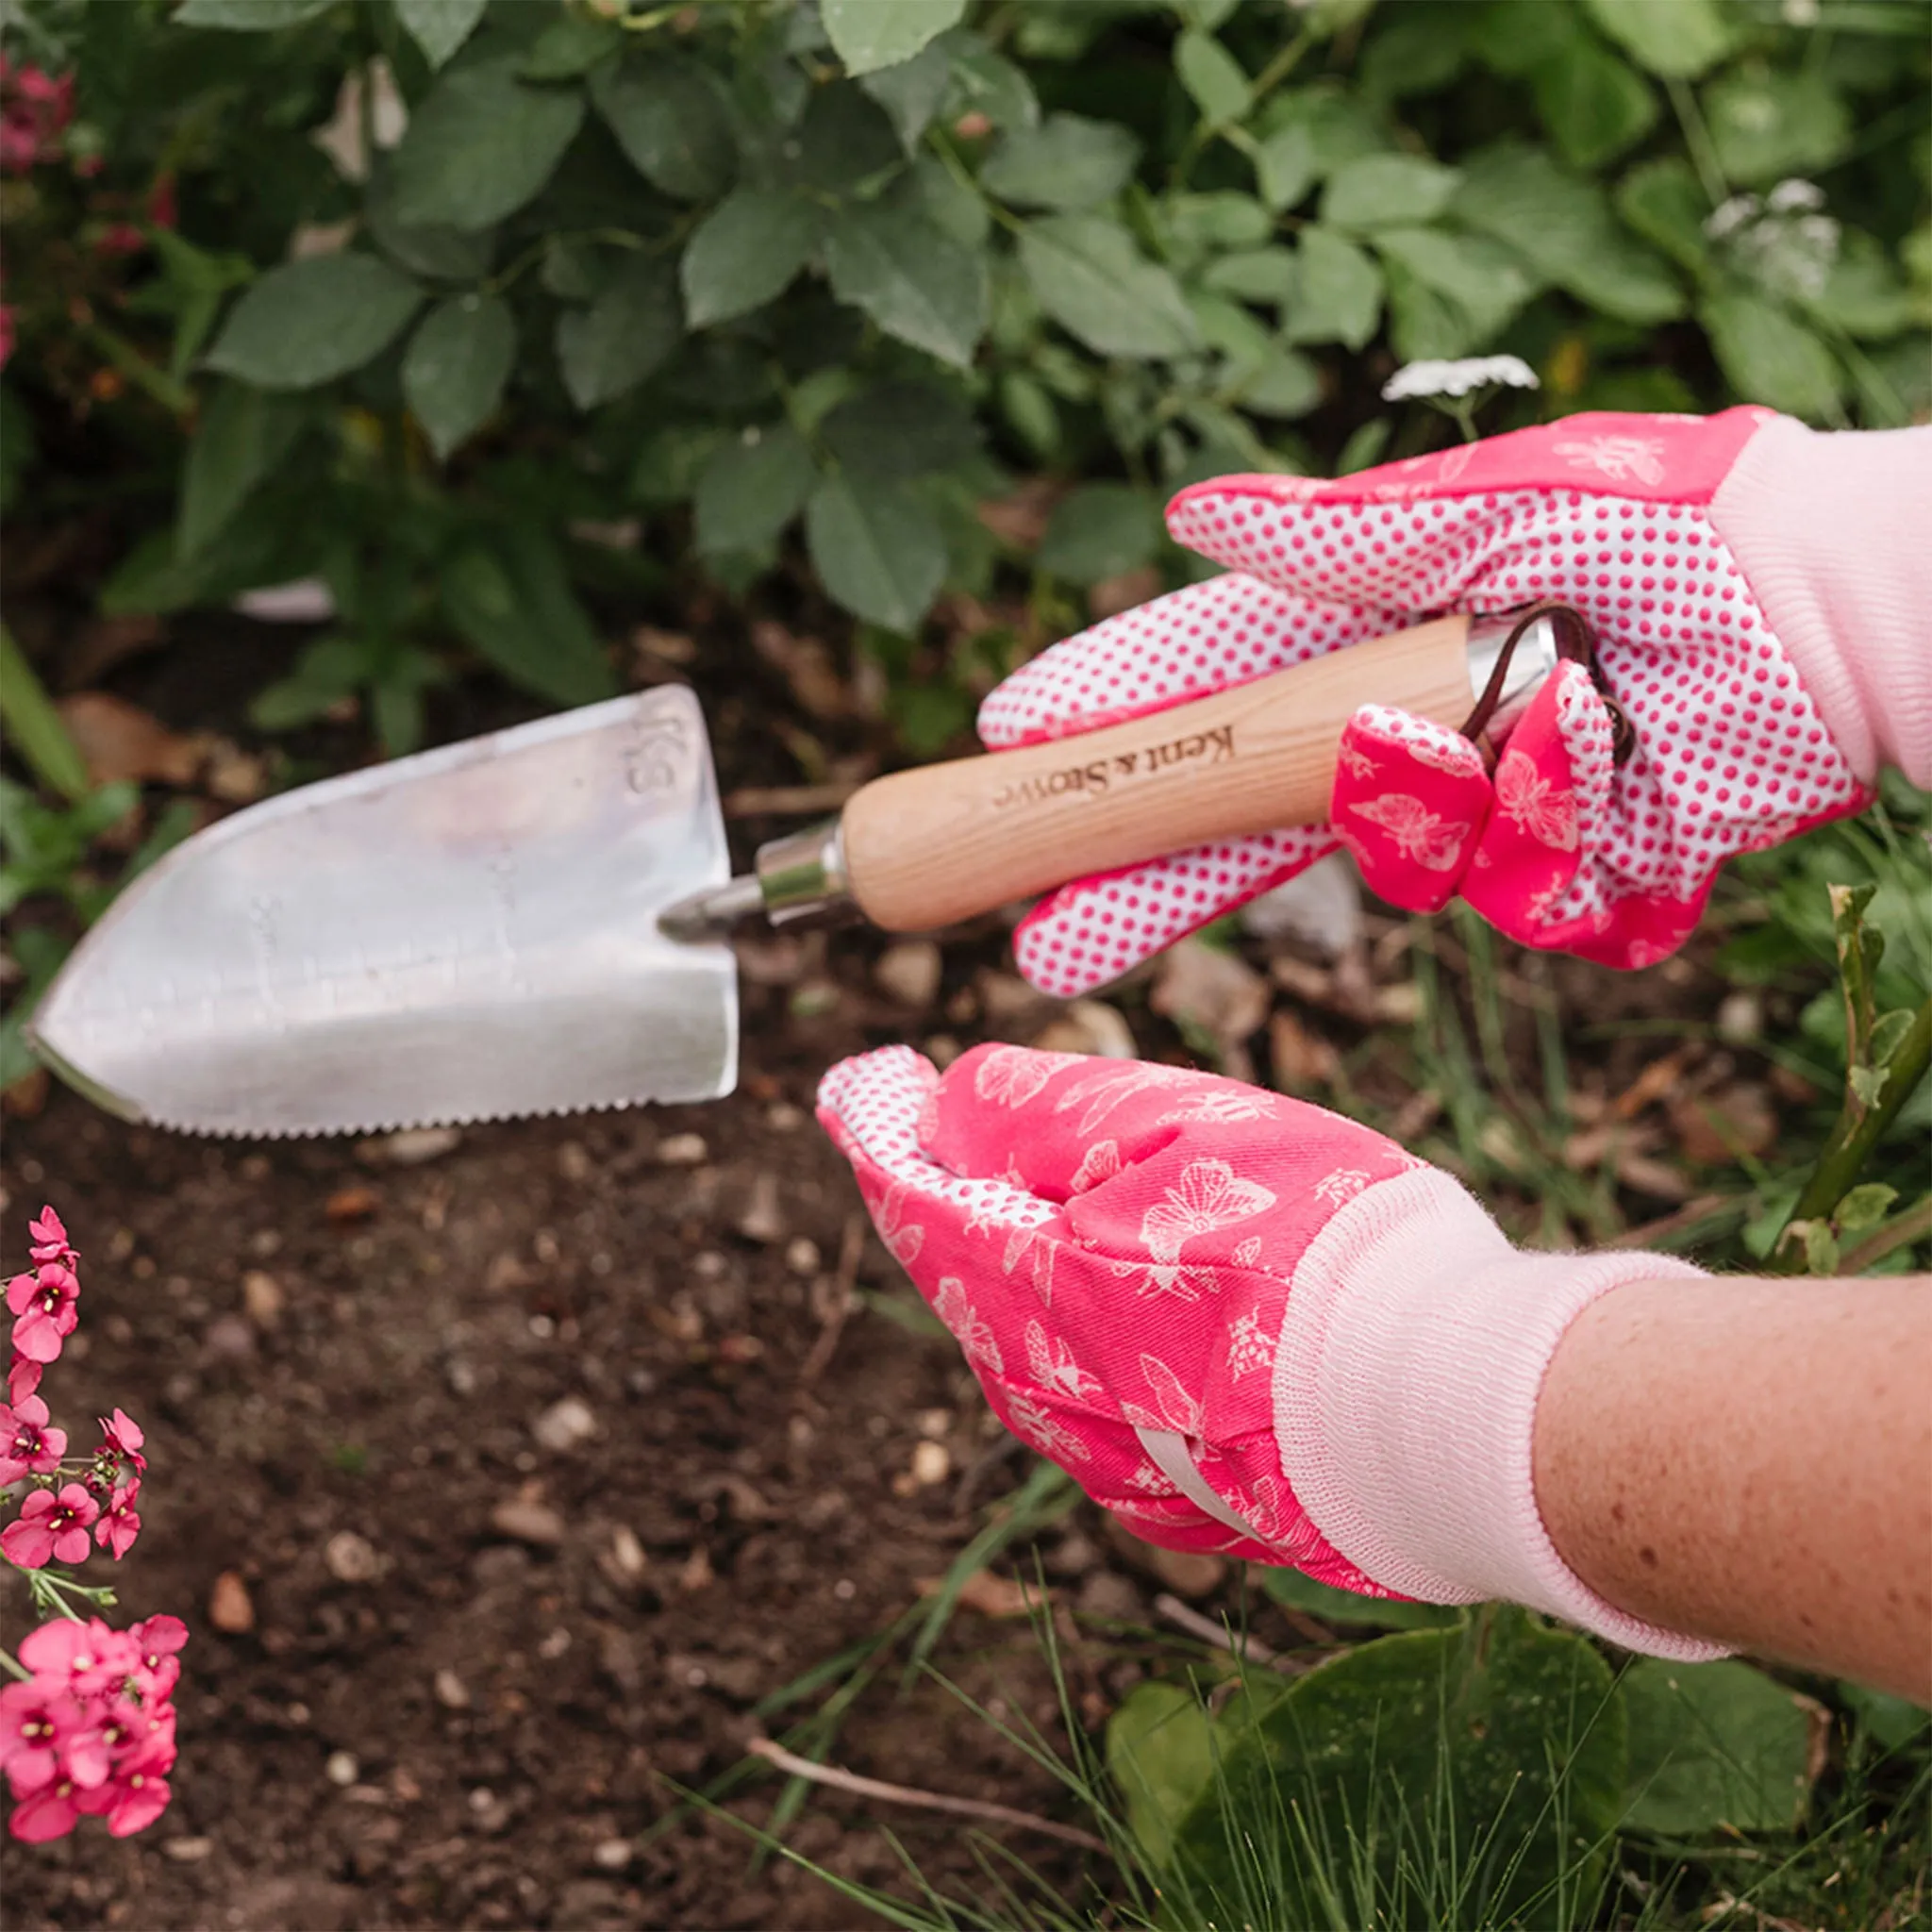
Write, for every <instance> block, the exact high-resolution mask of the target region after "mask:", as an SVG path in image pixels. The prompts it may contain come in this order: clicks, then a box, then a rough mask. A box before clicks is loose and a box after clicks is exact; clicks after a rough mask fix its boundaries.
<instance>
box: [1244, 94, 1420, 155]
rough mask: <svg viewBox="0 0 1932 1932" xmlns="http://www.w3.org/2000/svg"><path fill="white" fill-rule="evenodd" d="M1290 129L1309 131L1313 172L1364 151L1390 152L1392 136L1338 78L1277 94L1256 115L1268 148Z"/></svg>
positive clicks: (1375, 152)
mask: <svg viewBox="0 0 1932 1932" xmlns="http://www.w3.org/2000/svg"><path fill="white" fill-rule="evenodd" d="M1291 127H1299V128H1302V129H1303V130H1304V131H1305V132H1306V133H1307V137H1308V141H1309V143H1310V145H1311V146H1312V147H1313V149H1314V154H1315V173H1316V174H1317V175H1321V176H1326V175H1332V174H1333V173H1334V172H1335V171H1336V169H1337V168H1340V167H1343V166H1345V165H1346V164H1347V163H1348V162H1350V161H1356V160H1359V159H1361V158H1362V157H1363V156H1364V155H1374V154H1386V153H1387V152H1388V151H1389V146H1390V142H1389V137H1388V135H1387V134H1386V133H1385V132H1384V131H1383V129H1382V126H1381V124H1380V123H1379V122H1378V121H1377V119H1376V118H1375V116H1374V113H1373V112H1371V111H1370V109H1369V108H1366V107H1365V106H1363V104H1362V102H1361V101H1360V100H1359V99H1358V98H1357V95H1356V94H1355V93H1354V92H1349V91H1346V90H1343V89H1341V87H1340V86H1339V84H1337V83H1335V82H1321V83H1318V84H1317V85H1316V86H1313V87H1306V88H1293V89H1290V90H1288V91H1287V92H1282V93H1279V94H1277V95H1276V96H1275V97H1274V100H1273V101H1271V102H1270V103H1269V104H1268V106H1267V107H1266V108H1263V109H1262V110H1261V112H1260V114H1259V115H1258V116H1257V123H1256V129H1255V131H1256V133H1257V135H1258V136H1259V137H1260V139H1261V142H1262V143H1263V145H1264V146H1265V145H1266V144H1267V143H1268V142H1271V141H1273V140H1274V137H1275V136H1276V135H1277V134H1282V133H1285V132H1286V131H1287V130H1288V129H1289V128H1291Z"/></svg>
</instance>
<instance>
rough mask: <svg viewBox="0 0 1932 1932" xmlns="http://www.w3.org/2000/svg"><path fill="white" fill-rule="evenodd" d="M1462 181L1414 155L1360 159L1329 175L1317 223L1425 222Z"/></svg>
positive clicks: (1356, 225)
mask: <svg viewBox="0 0 1932 1932" xmlns="http://www.w3.org/2000/svg"><path fill="white" fill-rule="evenodd" d="M1461 178H1462V177H1461V176H1460V175H1457V172H1456V170H1455V169H1454V168H1445V167H1442V166H1441V164H1440V163H1438V162H1436V161H1425V160H1424V159H1423V158H1421V156H1419V155H1364V156H1363V157H1362V158H1361V159H1359V160H1356V161H1349V162H1346V163H1345V164H1344V165H1343V166H1341V167H1340V168H1338V169H1336V171H1335V173H1334V174H1332V175H1330V176H1329V177H1328V186H1327V189H1326V190H1325V192H1324V193H1323V196H1322V220H1323V221H1324V223H1326V224H1327V225H1330V226H1333V227H1339V228H1374V227H1382V226H1386V225H1389V224H1391V223H1394V222H1426V221H1429V220H1431V219H1433V218H1434V217H1435V216H1436V215H1439V214H1441V211H1442V210H1443V208H1446V207H1447V206H1448V203H1449V197H1450V196H1451V195H1452V194H1453V193H1455V192H1456V184H1457V182H1458V181H1459V180H1460V179H1461Z"/></svg>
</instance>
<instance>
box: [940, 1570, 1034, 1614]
mask: <svg viewBox="0 0 1932 1932" xmlns="http://www.w3.org/2000/svg"><path fill="white" fill-rule="evenodd" d="M944 1587H945V1578H944V1577H943V1576H922V1577H921V1578H920V1579H919V1581H918V1585H917V1588H918V1591H919V1593H920V1595H921V1596H937V1595H938V1594H939V1593H940V1591H941V1590H942V1589H943V1588H944ZM1051 1599H1052V1592H1051V1591H1048V1592H1047V1601H1051ZM1040 1601H1041V1596H1040V1592H1039V1591H1038V1590H1037V1589H1035V1588H1034V1587H1033V1586H1032V1585H1031V1584H1028V1583H1026V1582H1024V1581H1023V1580H1022V1579H1021V1578H1019V1577H1015V1576H997V1575H995V1574H993V1573H992V1572H991V1570H975V1571H974V1573H973V1574H972V1575H971V1576H969V1577H968V1578H967V1579H966V1581H965V1582H964V1583H963V1584H961V1585H960V1587H959V1595H958V1603H959V1607H961V1608H962V1609H968V1610H977V1611H978V1612H979V1614H980V1615H981V1616H982V1617H1024V1616H1028V1615H1030V1614H1031V1613H1032V1610H1033V1607H1034V1605H1035V1604H1037V1603H1039V1602H1040Z"/></svg>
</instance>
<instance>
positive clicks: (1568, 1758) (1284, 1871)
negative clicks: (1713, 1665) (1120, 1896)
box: [1163, 1606, 1625, 1925]
mask: <svg viewBox="0 0 1932 1932" xmlns="http://www.w3.org/2000/svg"><path fill="white" fill-rule="evenodd" d="M1215 1732H1216V1737H1215V1741H1216V1743H1217V1745H1218V1747H1219V1748H1218V1757H1219V1763H1218V1767H1217V1769H1216V1772H1215V1775H1214V1777H1213V1780H1212V1782H1211V1784H1210V1785H1209V1787H1208V1789H1206V1790H1203V1791H1202V1792H1201V1793H1200V1795H1199V1796H1198V1797H1197V1798H1196V1799H1195V1801H1194V1803H1193V1804H1192V1805H1191V1807H1189V1809H1188V1810H1187V1812H1186V1814H1185V1815H1184V1816H1183V1817H1182V1818H1181V1820H1180V1822H1179V1824H1178V1825H1177V1826H1175V1827H1174V1851H1173V1853H1172V1855H1171V1857H1170V1860H1169V1866H1170V1870H1171V1871H1173V1872H1175V1873H1176V1874H1179V1875H1176V1876H1175V1877H1174V1879H1173V1880H1172V1881H1171V1883H1169V1884H1164V1885H1163V1890H1169V1891H1171V1890H1173V1887H1174V1886H1176V1885H1182V1884H1185V1885H1186V1887H1187V1890H1188V1892H1189V1893H1190V1894H1191V1898H1190V1905H1191V1912H1190V1917H1191V1919H1196V1920H1199V1921H1201V1922H1203V1923H1230V1924H1241V1923H1243V1920H1242V1918H1241V1916H1239V1905H1238V1899H1239V1896H1240V1891H1239V1889H1238V1888H1240V1887H1241V1879H1240V1878H1239V1877H1237V1875H1236V1871H1235V1865H1234V1861H1235V1860H1237V1859H1239V1858H1241V1857H1243V1847H1242V1845H1241V1839H1242V1838H1243V1837H1245V1835H1246V1832H1247V1830H1248V1829H1249V1828H1250V1827H1248V1826H1247V1825H1245V1824H1243V1823H1242V1821H1247V1820H1262V1819H1266V1820H1268V1821H1270V1828H1271V1829H1279V1830H1282V1831H1283V1832H1284V1834H1287V1833H1293V1834H1295V1837H1294V1838H1293V1839H1291V1840H1290V1842H1297V1841H1306V1840H1302V1839H1301V1836H1300V1835H1301V1834H1307V1837H1308V1838H1309V1839H1312V1840H1313V1842H1314V1844H1315V1845H1317V1846H1325V1847H1333V1848H1334V1858H1335V1859H1336V1860H1341V1859H1349V1858H1355V1857H1359V1858H1360V1859H1361V1860H1362V1862H1363V1864H1364V1866H1365V1867H1366V1868H1367V1869H1366V1870H1365V1871H1364V1872H1363V1873H1362V1874H1361V1875H1360V1877H1359V1878H1358V1879H1357V1880H1355V1883H1356V1884H1357V1885H1358V1886H1361V1887H1363V1888H1366V1886H1367V1885H1369V1884H1373V1885H1374V1896H1375V1897H1377V1898H1378V1899H1379V1898H1381V1897H1382V1896H1384V1894H1385V1893H1386V1894H1387V1895H1390V1896H1391V1897H1400V1896H1402V1890H1401V1889H1400V1882H1399V1880H1398V1878H1397V1873H1398V1868H1399V1867H1400V1866H1401V1865H1402V1864H1403V1863H1404V1862H1405V1861H1407V1860H1409V1859H1412V1858H1413V1857H1414V1848H1415V1844H1416V1838H1415V1834H1416V1832H1417V1831H1418V1830H1419V1829H1427V1827H1425V1826H1419V1825H1418V1824H1417V1823H1416V1821H1418V1820H1426V1819H1443V1820H1446V1819H1449V1818H1454V1819H1455V1820H1456V1821H1457V1823H1456V1826H1455V1829H1456V1830H1457V1835H1458V1844H1461V1843H1463V1842H1467V1844H1468V1845H1469V1847H1470V1852H1469V1856H1468V1858H1467V1862H1466V1863H1460V1864H1459V1865H1458V1869H1457V1894H1456V1900H1455V1906H1454V1908H1453V1910H1452V1912H1451V1914H1450V1916H1449V1918H1448V1919H1446V1920H1445V1921H1444V1922H1443V1923H1453V1924H1512V1923H1522V1924H1541V1923H1546V1922H1547V1913H1548V1907H1549V1904H1550V1898H1551V1895H1552V1893H1553V1892H1554V1891H1555V1889H1556V1887H1557V1883H1558V1874H1562V1879H1561V1883H1562V1886H1563V1890H1564V1891H1565V1892H1566V1893H1568V1894H1570V1895H1574V1896H1579V1897H1589V1896H1591V1893H1592V1890H1593V1889H1594V1886H1595V1885H1596V1883H1597V1882H1598V1879H1599V1876H1600V1874H1601V1873H1602V1871H1603V1868H1604V1863H1605V1860H1606V1857H1607V1853H1608V1850H1609V1847H1610V1844H1611V1842H1612V1840H1611V1833H1612V1829H1613V1827H1614V1825H1615V1824H1616V1821H1617V1818H1618V1816H1619V1813H1620V1811H1621V1808H1622V1803H1623V1795H1624V1782H1625V1775H1624V1774H1625V1747H1624V1714H1623V1711H1622V1708H1621V1707H1620V1706H1619V1705H1618V1703H1617V1701H1616V1699H1615V1697H1614V1694H1613V1688H1612V1680H1611V1677H1610V1673H1609V1671H1608V1668H1607V1666H1606V1665H1605V1663H1604V1661H1603V1659H1602V1658H1601V1657H1598V1656H1597V1654H1596V1652H1595V1651H1594V1650H1593V1649H1592V1648H1591V1645H1590V1644H1589V1643H1588V1642H1587V1641H1584V1640H1583V1639H1582V1638H1581V1637H1579V1636H1577V1635H1576V1634H1575V1633H1574V1632H1572V1631H1565V1630H1554V1629H1548V1628H1543V1627H1540V1626H1539V1625H1538V1624H1536V1623H1535V1622H1534V1621H1533V1620H1532V1619H1531V1618H1530V1617H1529V1616H1528V1615H1527V1614H1526V1613H1525V1612H1524V1611H1521V1610H1516V1609H1510V1608H1506V1607H1500V1606H1498V1607H1490V1608H1487V1609H1484V1610H1480V1611H1478V1612H1477V1613H1476V1615H1475V1617H1474V1619H1473V1620H1472V1621H1471V1623H1470V1624H1469V1625H1468V1626H1467V1627H1463V1628H1455V1629H1443V1630H1419V1631H1413V1632H1408V1633H1406V1634H1404V1635H1400V1636H1394V1637H1384V1638H1380V1639H1378V1640H1376V1641H1374V1642H1372V1643H1365V1644H1362V1645H1361V1646H1359V1647H1358V1648H1357V1649H1355V1650H1353V1651H1350V1652H1348V1653H1346V1654H1345V1655H1343V1656H1341V1657H1336V1658H1335V1659H1333V1660H1332V1661H1331V1662H1328V1663H1325V1664H1324V1665H1323V1667H1322V1668H1321V1669H1320V1670H1318V1671H1311V1672H1309V1673H1308V1674H1307V1675H1306V1676H1303V1677H1299V1678H1296V1679H1294V1680H1292V1681H1291V1683H1289V1684H1288V1685H1286V1686H1276V1685H1274V1684H1270V1683H1268V1682H1267V1681H1266V1680H1265V1677H1264V1676H1263V1674H1258V1673H1257V1674H1254V1675H1252V1676H1251V1677H1250V1678H1249V1679H1248V1681H1247V1684H1246V1686H1245V1688H1244V1690H1243V1691H1241V1692H1239V1693H1237V1695H1236V1696H1235V1698H1234V1699H1233V1700H1232V1701H1231V1702H1230V1703H1229V1704H1228V1705H1227V1707H1225V1709H1224V1712H1223V1714H1222V1716H1221V1718H1220V1720H1219V1722H1218V1723H1217V1724H1216V1726H1215ZM1289 1820H1292V1821H1294V1822H1293V1823H1292V1824H1289V1823H1286V1822H1284V1823H1283V1824H1279V1825H1277V1824H1275V1821H1289ZM1465 1822H1466V1826H1467V1832H1468V1837H1467V1840H1464V1839H1463V1837H1462V1833H1463V1831H1464V1828H1465ZM1246 1856H1248V1857H1252V1856H1253V1854H1252V1853H1247V1854H1246ZM1336 1869H1337V1865H1336V1863H1335V1862H1331V1859H1330V1858H1327V1857H1319V1856H1318V1857H1317V1858H1316V1859H1314V1860H1305V1859H1303V1858H1298V1857H1293V1856H1292V1855H1291V1854H1290V1853H1288V1852H1287V1851H1286V1850H1284V1852H1283V1854H1281V1855H1279V1856H1274V1857H1270V1859H1269V1865H1268V1871H1269V1881H1268V1882H1269V1902H1268V1903H1269V1915H1268V1922H1269V1923H1270V1924H1279V1925H1313V1924H1335V1923H1342V1922H1341V1921H1339V1920H1337V1919H1336V1918H1335V1917H1334V1916H1333V1914H1332V1913H1331V1911H1330V1910H1329V1909H1327V1906H1329V1905H1332V1904H1333V1903H1334V1900H1333V1895H1332V1894H1325V1893H1324V1891H1323V1890H1322V1889H1321V1888H1322V1886H1323V1880H1324V1875H1325V1874H1328V1873H1330V1872H1333V1871H1335V1870H1336ZM1341 1869H1343V1870H1345V1869H1346V1867H1345V1866H1343V1867H1341ZM1353 1895H1354V1894H1353V1892H1352V1893H1351V1896H1353ZM1324 1899H1325V1903H1324ZM1217 1907H1218V1908H1217ZM1250 1922H1252V1921H1250ZM1348 1923H1353V1921H1352V1920H1351V1921H1349V1922H1348Z"/></svg>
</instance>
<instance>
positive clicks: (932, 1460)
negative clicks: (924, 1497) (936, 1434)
mask: <svg viewBox="0 0 1932 1932" xmlns="http://www.w3.org/2000/svg"><path fill="white" fill-rule="evenodd" d="M952 1471H953V1458H952V1457H950V1456H948V1455H947V1454H946V1445H945V1444H944V1443H943V1442H917V1443H915V1444H914V1445H913V1449H912V1480H913V1481H914V1482H915V1483H917V1484H918V1485H919V1487H920V1488H921V1489H924V1490H929V1489H931V1488H932V1486H933V1485H934V1484H935V1483H942V1482H944V1481H945V1479H946V1478H947V1476H949V1475H950V1474H952Z"/></svg>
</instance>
